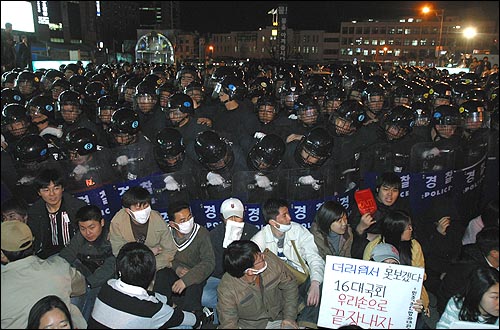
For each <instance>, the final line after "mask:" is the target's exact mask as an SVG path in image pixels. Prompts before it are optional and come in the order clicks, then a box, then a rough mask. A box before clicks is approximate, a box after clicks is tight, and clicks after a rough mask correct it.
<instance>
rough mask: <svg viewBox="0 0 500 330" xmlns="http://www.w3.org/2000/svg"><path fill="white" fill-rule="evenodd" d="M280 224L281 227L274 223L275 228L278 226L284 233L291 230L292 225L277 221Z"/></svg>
mask: <svg viewBox="0 0 500 330" xmlns="http://www.w3.org/2000/svg"><path fill="white" fill-rule="evenodd" d="M276 223H277V224H278V225H279V228H278V227H277V226H276V225H273V227H274V228H276V229H277V230H279V231H280V232H282V233H286V232H287V231H289V230H290V229H292V225H291V224H290V225H283V224H281V223H278V222H276Z"/></svg>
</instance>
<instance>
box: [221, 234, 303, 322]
mask: <svg viewBox="0 0 500 330" xmlns="http://www.w3.org/2000/svg"><path fill="white" fill-rule="evenodd" d="M224 268H225V269H226V273H225V274H224V276H222V279H221V281H220V284H219V287H218V288H217V295H218V299H219V301H218V303H217V312H218V315H219V319H220V325H219V326H218V329H264V328H265V329H278V328H281V329H298V325H297V322H296V318H297V309H298V292H297V283H296V281H295V278H294V277H293V275H292V274H291V273H290V271H289V270H288V269H287V268H286V266H285V265H284V264H283V262H281V261H280V260H279V258H277V257H276V255H275V254H273V253H272V252H270V251H269V250H267V251H266V252H264V253H262V252H260V250H259V246H258V245H257V244H255V243H254V242H252V241H247V240H241V241H234V242H232V243H231V244H229V246H228V247H227V249H226V251H224Z"/></svg>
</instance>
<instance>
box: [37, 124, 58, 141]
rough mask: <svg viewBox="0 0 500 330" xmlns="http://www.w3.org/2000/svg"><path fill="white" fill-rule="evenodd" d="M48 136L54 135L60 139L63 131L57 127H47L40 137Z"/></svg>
mask: <svg viewBox="0 0 500 330" xmlns="http://www.w3.org/2000/svg"><path fill="white" fill-rule="evenodd" d="M46 134H50V135H54V136H56V137H57V138H58V139H60V138H61V137H62V136H63V131H62V130H61V129H60V128H57V127H46V128H44V129H43V130H42V131H41V132H40V136H44V135H46Z"/></svg>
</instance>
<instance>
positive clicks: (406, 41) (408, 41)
mask: <svg viewBox="0 0 500 330" xmlns="http://www.w3.org/2000/svg"><path fill="white" fill-rule="evenodd" d="M410 42H411V40H410V39H405V40H404V41H403V45H404V46H409V45H410Z"/></svg>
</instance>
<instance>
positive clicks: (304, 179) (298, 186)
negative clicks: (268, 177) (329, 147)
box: [286, 169, 327, 201]
mask: <svg viewBox="0 0 500 330" xmlns="http://www.w3.org/2000/svg"><path fill="white" fill-rule="evenodd" d="M325 173H327V171H313V170H311V169H292V170H289V171H288V178H287V189H286V190H287V196H288V200H291V201H303V200H313V199H324V198H325V193H326V183H327V174H325Z"/></svg>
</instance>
